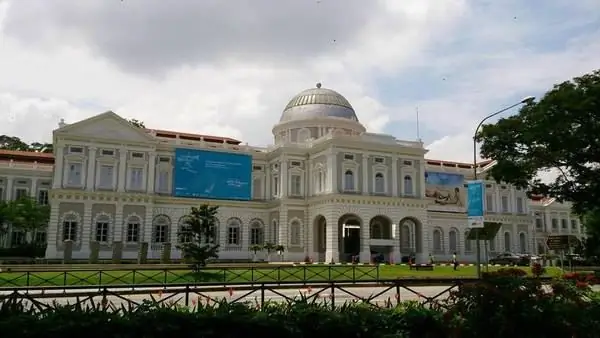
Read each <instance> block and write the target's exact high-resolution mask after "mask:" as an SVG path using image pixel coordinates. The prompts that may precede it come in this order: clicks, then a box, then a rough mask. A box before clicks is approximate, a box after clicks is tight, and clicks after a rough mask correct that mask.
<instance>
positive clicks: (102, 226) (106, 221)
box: [94, 215, 110, 243]
mask: <svg viewBox="0 0 600 338" xmlns="http://www.w3.org/2000/svg"><path fill="white" fill-rule="evenodd" d="M109 228H110V217H109V216H108V215H99V216H97V217H96V224H95V236H94V239H95V241H96V242H100V243H108V239H109V238H108V234H109Z"/></svg>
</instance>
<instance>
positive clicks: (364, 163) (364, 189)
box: [360, 154, 369, 195]
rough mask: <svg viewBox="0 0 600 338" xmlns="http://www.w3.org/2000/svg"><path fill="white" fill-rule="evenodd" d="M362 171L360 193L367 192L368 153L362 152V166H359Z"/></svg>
mask: <svg viewBox="0 0 600 338" xmlns="http://www.w3.org/2000/svg"><path fill="white" fill-rule="evenodd" d="M360 171H361V172H362V177H363V178H362V194H363V195H368V194H369V155H367V154H362V168H360Z"/></svg>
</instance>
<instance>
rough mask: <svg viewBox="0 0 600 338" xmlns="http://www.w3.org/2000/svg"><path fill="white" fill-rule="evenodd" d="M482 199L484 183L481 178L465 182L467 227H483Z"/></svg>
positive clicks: (483, 198) (483, 197) (483, 196)
mask: <svg viewBox="0 0 600 338" xmlns="http://www.w3.org/2000/svg"><path fill="white" fill-rule="evenodd" d="M484 201H485V183H484V182H483V181H481V180H477V181H469V182H467V202H468V203H467V220H468V227H469V228H483V221H484V220H483V213H484V211H485V206H484Z"/></svg>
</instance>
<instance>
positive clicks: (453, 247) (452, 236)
mask: <svg viewBox="0 0 600 338" xmlns="http://www.w3.org/2000/svg"><path fill="white" fill-rule="evenodd" d="M457 236H458V234H457V232H456V229H452V230H450V232H449V233H448V245H449V249H450V252H455V251H458V243H457V242H458V240H457Z"/></svg>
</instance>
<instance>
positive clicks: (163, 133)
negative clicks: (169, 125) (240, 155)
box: [146, 128, 242, 145]
mask: <svg viewBox="0 0 600 338" xmlns="http://www.w3.org/2000/svg"><path fill="white" fill-rule="evenodd" d="M146 131H147V132H149V133H150V134H152V135H154V136H156V137H160V138H168V139H181V140H189V141H204V142H211V143H227V144H234V145H238V144H240V143H242V141H239V140H236V139H233V138H230V137H221V136H213V135H202V134H190V133H180V132H178V131H170V130H162V129H148V128H146Z"/></svg>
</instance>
